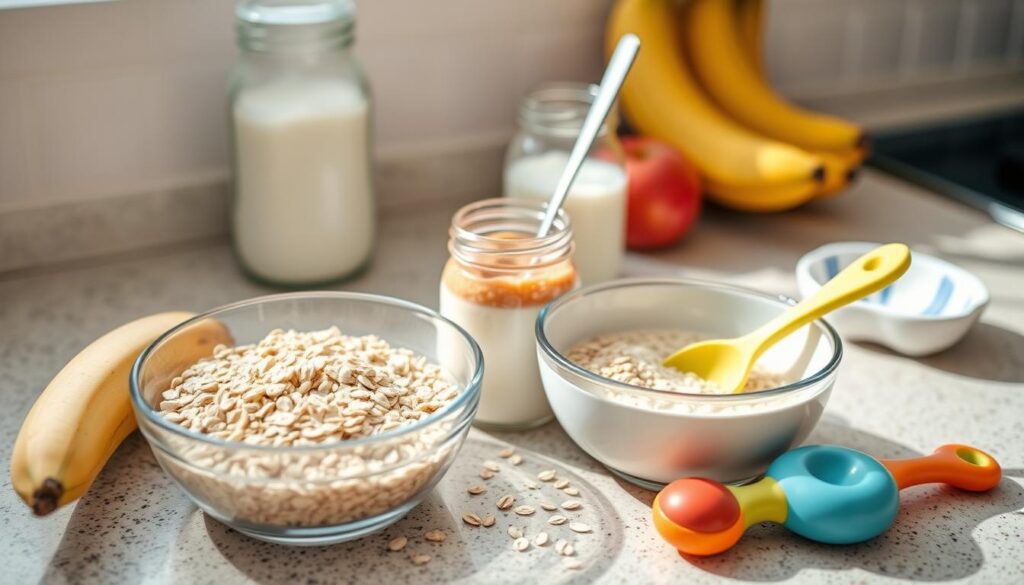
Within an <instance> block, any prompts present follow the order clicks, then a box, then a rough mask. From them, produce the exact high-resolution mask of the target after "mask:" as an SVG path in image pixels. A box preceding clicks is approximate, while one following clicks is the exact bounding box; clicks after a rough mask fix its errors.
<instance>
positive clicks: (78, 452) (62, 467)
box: [11, 312, 231, 516]
mask: <svg viewBox="0 0 1024 585" xmlns="http://www.w3.org/2000/svg"><path fill="white" fill-rule="evenodd" d="M192 316H193V314H192V313H185V312H171V313H160V314H158V315H152V316H149V317H144V318H142V319H139V320H137V321H133V322H131V323H128V324H127V325H123V326H121V327H118V328H117V329H115V330H113V331H111V332H110V333H107V334H106V335H104V336H102V337H100V338H99V339H97V340H96V341H93V342H92V343H91V344H89V346H88V347H86V348H85V349H83V350H82V351H81V352H80V353H79V354H78V355H76V356H75V357H74V358H73V359H72V360H71V361H70V362H68V364H67V365H66V366H64V368H63V369H62V370H61V371H60V372H59V373H58V374H57V376H56V377H54V378H53V380H52V381H51V382H50V384H49V385H48V386H47V387H46V389H45V390H43V393H42V394H41V395H40V396H39V398H38V399H37V400H36V403H35V404H34V405H33V406H32V409H31V410H30V411H29V413H28V416H27V417H25V421H24V422H23V423H22V425H21V430H20V431H19V432H18V438H17V439H16V440H15V443H14V452H13V454H12V457H11V483H12V485H13V486H14V489H15V491H17V492H18V495H19V496H21V499H22V500H24V501H25V503H26V504H28V505H29V506H30V507H31V508H32V511H33V512H35V513H36V514H37V515H39V516H43V515H46V514H49V513H50V512H53V511H54V510H56V509H57V508H59V507H60V506H63V505H65V504H68V503H70V502H73V501H74V500H76V499H78V498H79V497H81V495H82V494H83V493H85V491H86V490H88V489H89V486H90V485H91V484H92V482H93V480H94V479H96V476H98V475H99V472H100V470H102V469H103V465H104V464H105V463H106V462H107V459H109V458H110V456H111V455H112V454H113V453H114V451H115V450H116V449H117V447H118V445H120V444H121V441H123V440H124V439H125V437H127V436H128V435H130V434H131V432H132V431H134V430H135V427H136V423H135V415H134V413H133V412H132V407H131V397H130V395H129V390H128V377H129V373H130V371H131V368H132V364H133V363H134V362H135V359H136V358H137V357H138V355H139V354H140V353H142V351H143V350H144V349H145V348H146V347H147V346H148V345H149V344H150V343H152V342H153V341H154V340H155V339H156V338H157V337H159V336H160V335H161V334H163V333H164V332H165V331H167V330H168V329H170V328H172V327H174V326H175V325H177V324H179V323H181V322H182V321H184V320H186V319H189V318H191V317H192ZM168 343H171V344H173V347H174V350H173V352H174V355H175V356H176V359H175V362H176V364H177V363H178V362H179V361H180V367H181V368H182V369H184V368H185V367H187V366H188V365H190V364H192V363H194V362H195V361H197V360H198V359H200V358H202V357H206V356H208V355H210V354H211V353H212V352H213V348H214V347H215V346H217V345H218V344H221V343H223V344H230V343H231V336H230V335H229V334H228V331H227V329H225V328H224V326H223V325H222V324H220V323H219V322H217V321H214V320H212V319H207V320H205V321H201V322H199V323H196V324H195V325H193V326H192V327H189V328H188V329H186V330H184V331H182V332H181V333H179V334H178V335H176V336H174V337H173V338H172V339H170V340H168ZM177 356H180V360H178V359H177Z"/></svg>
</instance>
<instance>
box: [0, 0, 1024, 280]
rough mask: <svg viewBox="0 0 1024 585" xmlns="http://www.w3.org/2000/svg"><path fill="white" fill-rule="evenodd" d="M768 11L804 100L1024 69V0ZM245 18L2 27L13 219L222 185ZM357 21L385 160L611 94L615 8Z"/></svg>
mask: <svg viewBox="0 0 1024 585" xmlns="http://www.w3.org/2000/svg"><path fill="white" fill-rule="evenodd" d="M766 1H767V2H768V6H769V12H768V32H767V39H768V47H767V53H766V54H767V60H768V68H769V74H770V76H771V77H772V79H773V80H775V82H776V83H777V85H778V86H779V87H780V88H781V89H782V90H783V91H786V92H787V93H790V94H792V95H795V96H797V97H805V96H816V95H821V94H825V93H830V92H844V91H850V90H852V89H859V88H864V87H867V86H870V85H872V84H878V85H881V84H892V83H913V82H914V81H915V80H917V79H920V78H923V77H930V76H962V75H972V74H974V73H976V72H980V71H987V70H992V69H999V68H1010V67H1021V66H1022V65H1024V61H1022V56H1024V0H766ZM233 4H234V0H117V1H112V2H100V3H96V4H78V5H68V6H55V7H44V8H27V9H20V10H7V11H0V214H2V213H4V212H10V211H17V210H26V209H31V208H40V207H45V206H51V205H55V204H57V203H61V202H82V201H89V200H92V199H98V198H106V197H110V196H124V195H131V194H136V193H139V194H143V193H152V192H155V191H161V190H163V191H166V190H173V189H179V188H185V187H189V186H194V185H204V184H209V183H212V182H223V180H224V179H225V178H226V176H227V160H228V156H227V154H228V153H227V138H226V124H225V120H224V117H225V105H224V79H225V75H226V72H227V70H228V68H229V66H230V63H231V61H232V59H233V56H234V52H235V49H234V39H233V35H234V33H233V25H232V20H233V17H232V7H233ZM357 5H358V10H359V16H358V29H357V47H358V48H357V51H358V53H359V55H360V58H361V60H362V61H363V63H364V65H365V67H366V69H367V71H368V74H369V76H370V79H371V83H372V85H373V88H374V96H375V99H376V116H377V119H376V128H377V147H378V152H379V154H380V155H381V158H382V159H383V160H401V159H403V158H412V157H416V156H420V155H422V154H432V155H436V154H437V153H439V152H459V151H464V150H472V149H474V148H477V149H479V148H484V147H486V148H491V149H493V148H496V147H498V146H499V145H500V144H502V143H503V142H504V141H505V140H506V139H507V136H508V135H509V133H510V132H511V131H512V126H513V121H514V116H515V107H516V103H517V101H518V99H519V97H520V96H521V95H522V94H523V93H524V92H525V91H526V90H527V89H528V88H529V87H530V86H532V85H534V84H536V83H538V82H541V81H544V80H551V79H577V80H593V79H596V78H597V77H599V75H600V70H601V65H602V58H601V45H602V35H603V30H604V21H605V19H606V17H607V14H608V11H609V9H610V6H611V0H557V1H553V0H516V1H510V0H430V1H419V0H415V1H414V0H357ZM2 236H3V234H0V245H2V242H3V238H2ZM0 264H2V263H0ZM2 269H3V267H2V266H0V270H2Z"/></svg>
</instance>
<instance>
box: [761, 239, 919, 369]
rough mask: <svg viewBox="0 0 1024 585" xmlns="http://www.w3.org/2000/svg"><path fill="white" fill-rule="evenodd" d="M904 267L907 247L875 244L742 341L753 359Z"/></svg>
mask: <svg viewBox="0 0 1024 585" xmlns="http://www.w3.org/2000/svg"><path fill="white" fill-rule="evenodd" d="M907 268H910V249H909V248H907V247H906V246H905V245H903V244H886V245H884V246H879V247H878V248H875V249H874V250H872V251H870V252H868V253H867V254H864V255H863V256H861V257H860V258H858V259H856V260H854V261H853V263H852V264H850V265H849V266H847V267H846V268H844V269H843V270H842V272H840V273H839V274H837V275H835V277H833V278H832V280H830V281H828V282H826V283H825V285H824V286H822V287H821V288H820V289H818V292H816V293H814V294H813V295H811V296H809V297H807V298H806V299H804V300H803V301H802V302H800V303H798V304H796V305H794V306H793V307H791V308H789V309H787V310H786V311H785V312H783V313H782V314H781V315H779V316H778V317H775V318H774V319H772V320H771V321H769V322H767V323H765V324H764V325H762V326H761V327H758V328H757V329H756V330H755V331H753V332H751V333H748V334H747V335H745V336H744V337H743V341H744V343H749V344H751V345H753V347H754V349H753V353H754V357H755V359H756V358H757V356H760V355H761V353H762V352H763V351H764V350H766V349H767V348H769V347H771V346H772V345H774V344H775V343H776V342H778V341H780V340H782V339H783V338H785V337H786V336H787V335H789V334H790V333H792V332H794V331H796V330H797V329H799V328H800V327H803V326H804V325H806V324H808V323H810V322H811V321H814V320H815V319H817V318H818V317H821V316H822V315H825V314H827V313H830V312H832V311H834V310H835V309H838V308H839V307H842V306H843V305H848V304H850V303H852V302H854V301H857V300H860V299H862V298H864V297H866V296H868V295H870V294H871V293H873V292H876V291H879V290H881V289H883V288H885V287H886V286H887V285H889V284H891V283H892V282H893V281H894V280H896V279H897V278H899V277H900V276H903V273H904V272H906V271H907Z"/></svg>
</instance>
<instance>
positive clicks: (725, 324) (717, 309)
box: [537, 279, 842, 489]
mask: <svg viewBox="0 0 1024 585" xmlns="http://www.w3.org/2000/svg"><path fill="white" fill-rule="evenodd" d="M791 302H792V301H790V300H789V299H786V298H784V297H776V296H772V295H766V294H762V293H759V292H755V291H750V290H746V289H742V288H738V287H732V286H727V285H721V284H714V283H709V282H701V281H691V280H677V279H626V280H618V281H613V282H609V283H604V284H599V285H595V286H591V287H587V288H585V289H582V290H579V291H576V292H573V293H569V294H567V295H565V296H563V297H561V298H559V299H558V300H556V301H554V302H552V303H551V304H550V305H548V306H547V307H545V308H544V310H543V311H541V313H540V316H539V317H538V319H537V353H538V357H539V359H538V361H539V363H540V372H541V380H542V381H543V383H544V390H545V392H546V393H547V397H548V401H549V402H550V403H551V408H552V409H553V410H554V412H555V416H556V417H558V421H559V422H560V423H561V424H562V427H563V428H564V429H565V431H566V432H567V433H568V434H569V436H570V437H572V439H573V440H574V441H575V442H576V443H577V444H578V445H579V446H580V447H581V448H582V449H583V450H584V451H586V452H587V453H589V454H590V455H591V456H592V457H594V458H595V459H597V460H598V461H600V462H601V463H602V464H604V465H605V466H607V467H608V468H609V469H611V470H612V471H613V472H615V473H617V474H619V475H621V476H622V477H624V478H625V479H627V480H629V481H631V482H633V483H637V484H639V485H641V486H644V487H647V488H652V489H658V488H660V487H661V486H662V485H664V484H666V483H668V482H670V481H673V480H675V479H679V478H681V477H686V476H701V477H708V478H711V479H715V480H718V481H723V482H737V481H746V480H749V479H752V478H755V477H757V476H759V475H760V474H762V473H764V471H765V470H766V469H767V468H768V465H769V463H771V461H772V460H773V459H774V458H775V457H777V456H778V455H781V454H782V453H783V452H785V451H786V450H787V449H790V448H791V447H793V446H795V445H797V444H798V443H800V442H801V441H802V440H803V439H804V438H805V437H806V436H807V434H808V433H810V431H811V429H812V428H814V425H815V424H817V422H818V418H819V417H820V416H821V413H822V411H823V410H824V409H825V404H826V402H827V401H828V397H829V394H830V393H831V391H832V386H833V384H834V383H835V376H836V367H837V366H838V365H839V361H840V359H841V356H842V345H841V342H840V340H839V336H838V335H837V334H836V332H835V331H834V330H833V329H832V328H831V327H830V326H829V325H828V324H827V323H825V322H824V321H820V320H819V321H815V322H814V323H812V324H811V325H808V326H806V327H804V328H802V329H800V330H799V331H797V332H796V333H794V334H792V335H791V336H789V337H788V338H786V339H785V340H784V341H782V342H781V343H779V344H778V345H776V346H775V347H773V348H772V349H771V350H769V351H768V352H767V353H765V355H764V356H763V357H762V358H761V360H760V363H762V364H763V365H765V366H766V367H767V368H768V369H770V370H772V371H776V372H780V373H784V375H785V376H786V377H787V379H792V380H795V382H793V383H790V384H788V385H786V386H783V387H780V388H774V389H770V390H764V391H760V392H751V393H746V394H730V395H708V394H683V393H676V392H665V391H660V390H649V389H646V388H639V387H636V386H631V385H628V384H623V383H620V382H616V381H614V380H610V379H608V378H603V377H601V376H598V375H596V374H594V373H591V372H589V371H587V370H585V369H583V368H581V367H579V366H577V365H576V364H574V363H572V362H570V361H569V360H568V359H567V358H566V357H565V355H566V354H567V353H568V351H569V349H570V348H571V347H572V346H573V345H575V344H576V343H578V342H580V341H583V340H585V339H588V338H590V337H592V336H594V335H598V334H602V333H614V332H618V331H626V330H631V329H680V330H686V331H695V332H700V333H703V334H706V335H708V336H711V337H735V336H738V335H741V334H744V333H748V332H750V331H752V330H754V329H755V328H756V327H757V326H759V325H761V324H763V323H764V322H766V321H768V320H769V319H771V318H772V317H774V316H776V315H778V314H779V313H780V312H782V311H783V310H785V309H786V308H787V307H788V306H789V304H790V303H791Z"/></svg>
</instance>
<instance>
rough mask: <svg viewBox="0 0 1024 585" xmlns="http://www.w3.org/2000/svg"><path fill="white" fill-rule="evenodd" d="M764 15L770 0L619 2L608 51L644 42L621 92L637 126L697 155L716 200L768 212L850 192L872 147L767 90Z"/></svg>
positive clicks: (855, 130)
mask: <svg viewBox="0 0 1024 585" xmlns="http://www.w3.org/2000/svg"><path fill="white" fill-rule="evenodd" d="M761 12H762V6H761V0H688V1H685V2H681V1H679V0H618V2H617V4H616V6H615V8H614V10H613V12H612V15H611V18H610V20H609V24H608V30H607V38H606V40H607V43H606V45H607V48H608V52H609V54H610V51H611V50H612V48H614V46H615V43H616V42H617V41H618V39H619V37H621V36H622V35H623V34H625V33H634V34H636V35H637V36H639V37H640V41H641V43H642V48H641V50H640V54H639V55H638V56H637V60H636V63H635V64H634V65H633V70H632V72H631V73H630V75H629V77H627V78H626V82H625V85H624V86H623V88H622V93H621V101H622V106H623V109H624V110H625V113H626V116H627V118H628V119H629V121H630V123H631V125H632V126H633V128H635V129H636V130H637V131H638V132H640V133H642V134H645V135H648V136H652V137H655V138H659V139H661V140H664V141H666V142H668V143H670V144H672V145H673V146H675V147H676V148H677V149H679V150H680V151H681V152H682V153H683V154H684V155H685V156H686V157H687V158H689V159H690V160H691V161H692V162H693V163H694V164H695V165H696V166H697V168H698V169H699V170H700V172H701V175H702V179H703V180H704V186H705V190H706V192H707V195H708V197H710V198H711V199H712V200H714V201H715V202H717V203H719V204H721V205H724V206H726V207H731V208H733V209H738V210H742V211H762V212H767V211H781V210H784V209H790V208H793V207H796V206H798V205H801V204H802V203H805V202H807V201H809V200H811V199H813V198H815V197H821V196H827V195H831V194H834V193H837V192H839V191H841V190H842V189H843V188H844V187H846V186H847V185H848V184H849V182H850V180H851V179H852V178H853V176H854V174H855V172H856V170H857V169H858V168H859V167H860V165H861V164H862V163H863V161H864V158H865V156H866V154H867V149H866V141H865V138H864V133H863V131H862V130H861V128H859V127H858V126H856V125H854V124H851V123H849V122H847V121H845V120H841V119H839V118H835V117H833V116H827V115H823V114H817V113H814V112H809V111H805V110H801V109H799V108H796V107H795V106H793V105H791V104H789V103H787V102H786V101H785V100H783V99H782V98H780V97H779V96H778V95H777V94H776V93H775V92H774V91H773V90H772V88H771V87H770V86H769V85H768V84H767V83H766V81H765V78H764V76H763V75H762V73H761V69H760V66H761V57H760V34H761Z"/></svg>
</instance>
